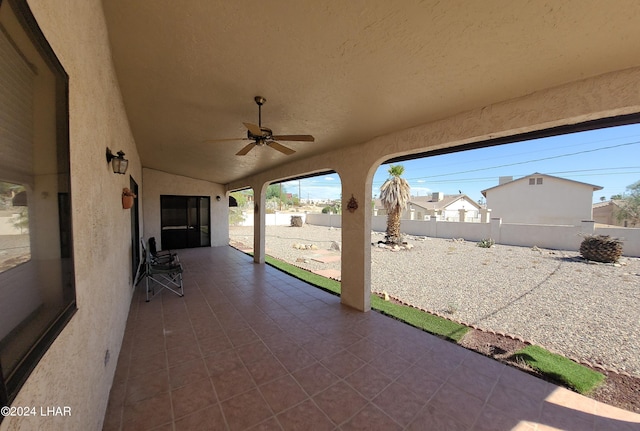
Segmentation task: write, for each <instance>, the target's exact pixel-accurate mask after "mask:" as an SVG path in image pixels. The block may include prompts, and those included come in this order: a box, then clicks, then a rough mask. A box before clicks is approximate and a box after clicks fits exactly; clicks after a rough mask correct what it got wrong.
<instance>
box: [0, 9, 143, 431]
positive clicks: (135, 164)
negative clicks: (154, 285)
mask: <svg viewBox="0 0 640 431" xmlns="http://www.w3.org/2000/svg"><path fill="white" fill-rule="evenodd" d="M28 3H29V6H30V7H31V9H32V11H33V14H34V16H35V18H36V20H37V22H38V24H39V26H40V28H41V29H42V31H43V33H44V35H45V37H46V38H47V40H48V41H49V44H50V45H51V46H52V48H53V50H54V52H55V53H56V55H57V57H58V59H59V60H60V62H61V63H62V65H63V67H64V68H65V70H66V71H67V73H68V75H69V123H70V124H69V133H70V152H71V191H72V222H73V238H74V247H73V252H74V256H75V279H76V296H77V306H78V312H77V313H76V314H75V315H74V316H73V318H72V319H71V321H70V322H69V324H68V325H67V326H66V327H65V329H64V330H63V331H62V333H61V334H60V336H59V337H58V338H57V339H56V340H55V342H54V343H53V344H52V346H51V347H50V348H49V350H48V351H47V352H46V354H45V355H44V357H43V358H42V360H41V361H40V362H39V363H38V365H37V366H36V368H35V370H34V371H33V373H32V374H31V375H30V377H29V378H28V380H27V382H26V383H25V384H24V386H23V387H22V389H21V391H20V392H19V394H18V396H17V398H16V399H15V401H14V402H13V405H16V406H38V407H39V406H45V407H46V406H61V407H63V406H68V407H70V408H71V416H67V417H55V418H54V417H41V416H36V417H23V418H18V417H7V418H5V419H4V421H3V422H2V424H1V425H0V430H2V431H5V430H17V429H23V430H27V429H46V430H58V429H68V430H96V429H100V428H101V426H102V421H103V418H104V412H105V409H106V406H107V400H108V395H109V390H110V389H111V385H112V381H113V376H114V371H115V366H116V362H117V358H118V354H119V352H120V348H121V345H122V337H123V334H124V329H125V325H126V321H127V314H128V311H129V304H130V302H131V294H132V288H131V280H130V279H131V263H130V262H131V234H130V231H131V229H130V226H131V223H130V212H129V210H124V209H122V205H121V193H122V188H123V187H128V186H129V174H131V175H132V176H133V178H134V179H135V180H136V181H137V182H138V183H139V184H141V183H142V178H141V176H142V175H141V173H142V171H141V166H140V160H139V158H138V156H137V149H136V146H135V143H134V141H133V138H132V135H131V132H130V129H129V125H128V120H127V117H126V114H125V111H124V106H123V103H122V99H121V96H120V90H119V88H118V86H117V79H116V76H115V73H114V71H113V68H112V64H111V53H110V51H109V45H108V41H107V31H106V26H105V23H104V18H103V14H102V4H101V3H100V1H98V0H65V1H56V2H51V1H48V0H29V2H28ZM3 7H4V5H3ZM106 147H110V148H111V149H112V150H113V151H114V152H115V151H118V150H122V151H124V152H125V153H126V157H127V158H128V159H129V171H128V172H127V174H126V175H115V174H113V172H111V171H110V168H109V166H108V165H107V162H106V159H105V149H106ZM107 352H109V353H108V355H107ZM107 356H108V360H106V357H107Z"/></svg>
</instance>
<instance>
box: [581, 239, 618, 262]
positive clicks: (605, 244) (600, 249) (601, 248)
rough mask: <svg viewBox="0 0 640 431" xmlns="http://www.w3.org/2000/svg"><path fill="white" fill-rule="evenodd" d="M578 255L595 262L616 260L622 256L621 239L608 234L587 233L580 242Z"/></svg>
mask: <svg viewBox="0 0 640 431" xmlns="http://www.w3.org/2000/svg"><path fill="white" fill-rule="evenodd" d="M580 255H581V256H582V257H584V258H585V259H587V260H593V261H595V262H603V263H611V262H617V261H618V259H620V256H622V240H621V239H619V238H611V237H610V236H609V235H588V236H586V237H585V238H584V240H583V241H582V243H581V244H580Z"/></svg>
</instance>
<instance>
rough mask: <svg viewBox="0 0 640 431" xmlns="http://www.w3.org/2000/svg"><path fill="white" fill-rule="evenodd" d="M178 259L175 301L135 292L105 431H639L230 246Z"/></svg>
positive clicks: (623, 419)
mask: <svg viewBox="0 0 640 431" xmlns="http://www.w3.org/2000/svg"><path fill="white" fill-rule="evenodd" d="M180 256H181V261H182V262H183V265H184V268H185V274H184V276H185V295H186V296H185V297H182V298H180V297H177V296H175V295H173V294H170V293H167V292H164V291H163V292H162V293H161V294H159V295H158V296H156V297H155V298H154V299H153V300H152V301H151V302H149V303H147V302H145V300H144V290H143V289H138V290H137V291H136V292H135V293H134V297H133V300H132V303H131V307H130V311H129V316H128V318H127V328H126V330H125V335H124V338H123V341H122V348H121V351H120V355H119V358H118V364H117V367H116V372H115V378H114V383H113V386H112V389H111V393H110V398H109V402H108V407H107V412H106V414H105V419H104V427H103V428H104V430H107V431H111V430H114V431H115V430H119V431H122V430H136V431H137V430H155V431H170V430H173V431H179V430H199V429H203V430H209V429H212V430H215V429H231V430H235V429H254V430H279V429H285V430H289V429H292V430H299V429H303V430H307V429H310V430H311V429H313V430H315V429H319V430H323V429H327V430H333V429H340V430H343V431H344V430H356V429H366V430H369V429H375V430H385V429H390V430H393V429H403V428H404V429H419V430H423V429H433V430H474V431H485V430H496V431H503V430H505V431H506V430H519V431H542V430H551V429H556V430H557V429H570V430H574V429H577V428H576V427H578V426H579V427H580V428H581V429H582V428H586V429H589V431H609V430H616V431H627V430H628V431H635V430H637V429H638V428H639V425H640V416H638V415H635V414H633V413H631V412H627V411H625V410H620V409H616V408H613V407H610V406H607V405H605V404H601V403H596V402H595V401H593V400H591V399H588V398H585V397H582V396H580V395H578V394H575V393H573V392H570V391H567V390H564V389H559V388H557V387H556V386H554V385H551V384H550V383H547V382H545V381H542V380H540V379H537V378H534V377H532V376H530V375H528V374H525V373H522V372H521V371H519V370H516V369H513V368H510V367H507V366H505V365H502V364H499V363H498V362H495V361H492V360H490V359H487V358H485V357H483V356H481V355H478V354H475V353H472V352H469V351H466V350H464V349H462V348H461V347H459V346H457V345H455V344H454V343H450V342H447V341H444V340H442V339H440V338H438V337H434V336H431V335H429V334H426V333H424V332H422V331H420V330H418V329H416V328H413V327H410V326H408V325H405V324H403V323H401V322H399V321H396V320H393V319H390V318H388V317H386V316H384V315H382V314H380V313H375V312H370V313H361V312H358V311H357V310H353V309H351V308H349V307H346V306H344V305H341V304H340V298H339V297H337V296H334V295H330V294H328V293H326V292H323V291H321V290H318V289H316V288H313V287H312V286H309V285H308V284H306V283H303V282H301V281H299V280H296V279H294V278H291V277H289V276H287V275H286V274H283V273H281V272H279V271H278V270H276V269H274V268H271V267H269V266H266V265H255V264H253V262H252V259H251V257H249V256H246V255H244V254H242V253H239V252H237V251H235V250H232V249H230V248H229V247H217V248H210V249H204V248H203V249H187V250H181V252H180Z"/></svg>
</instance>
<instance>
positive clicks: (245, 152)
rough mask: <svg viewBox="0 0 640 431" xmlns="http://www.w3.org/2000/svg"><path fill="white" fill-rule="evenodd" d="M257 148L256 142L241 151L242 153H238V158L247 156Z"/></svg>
mask: <svg viewBox="0 0 640 431" xmlns="http://www.w3.org/2000/svg"><path fill="white" fill-rule="evenodd" d="M255 146H256V143H255V142H252V143H250V144H248V145H246V146H245V147H244V148H243V149H241V150H240V151H238V152H237V153H236V156H244V155H246V154H247V153H248V152H249V151H251V149H252V148H253V147H255Z"/></svg>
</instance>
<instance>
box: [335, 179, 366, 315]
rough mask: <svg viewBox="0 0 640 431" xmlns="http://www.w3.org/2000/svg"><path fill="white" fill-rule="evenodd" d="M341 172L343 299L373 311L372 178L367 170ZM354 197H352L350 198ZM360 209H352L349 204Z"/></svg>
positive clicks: (346, 302) (343, 301)
mask: <svg viewBox="0 0 640 431" xmlns="http://www.w3.org/2000/svg"><path fill="white" fill-rule="evenodd" d="M354 171H355V169H354V170H351V171H350V172H349V173H348V174H345V175H341V176H340V179H341V181H342V265H341V266H342V275H341V276H342V294H341V296H340V302H342V303H343V304H344V305H348V306H349V307H353V308H355V309H357V310H360V311H369V310H371V179H370V178H368V177H369V176H368V175H367V172H366V171H364V172H354ZM352 196H353V200H352V199H351V198H352ZM350 202H352V203H353V202H357V205H358V208H357V209H354V210H353V211H350V210H349V208H348V207H349V203H350Z"/></svg>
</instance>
